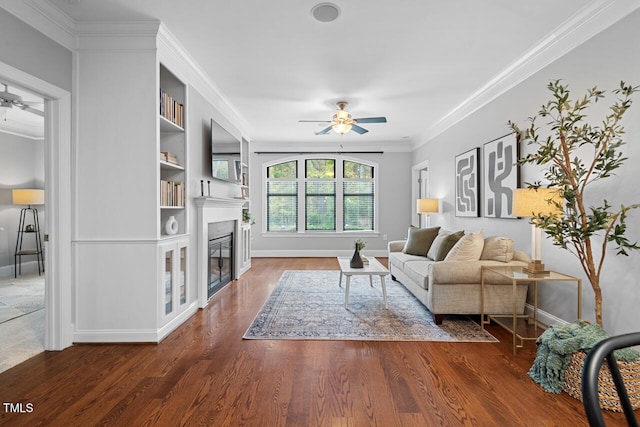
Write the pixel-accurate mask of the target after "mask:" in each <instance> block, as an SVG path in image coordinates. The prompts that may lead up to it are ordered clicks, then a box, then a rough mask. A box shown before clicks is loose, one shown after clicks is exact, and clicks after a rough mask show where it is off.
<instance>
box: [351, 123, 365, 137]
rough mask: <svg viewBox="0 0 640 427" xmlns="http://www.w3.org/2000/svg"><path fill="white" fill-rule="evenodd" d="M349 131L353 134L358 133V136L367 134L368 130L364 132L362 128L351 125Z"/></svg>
mask: <svg viewBox="0 0 640 427" xmlns="http://www.w3.org/2000/svg"><path fill="white" fill-rule="evenodd" d="M351 130H352V131H354V132H355V133H359V134H360V135H362V134H364V133H367V132H369V131H368V130H366V129H365V128H363V127H360V126H358V125H352V126H351Z"/></svg>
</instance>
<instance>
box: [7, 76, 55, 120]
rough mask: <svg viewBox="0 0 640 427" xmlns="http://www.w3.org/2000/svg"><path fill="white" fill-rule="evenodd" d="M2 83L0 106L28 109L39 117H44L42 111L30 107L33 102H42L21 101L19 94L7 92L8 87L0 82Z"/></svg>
mask: <svg viewBox="0 0 640 427" xmlns="http://www.w3.org/2000/svg"><path fill="white" fill-rule="evenodd" d="M2 85H3V86H4V92H0V107H4V108H13V107H18V108H19V109H21V110H23V111H28V112H30V113H33V114H37V115H38V116H40V117H44V111H40V110H38V109H35V108H33V107H31V105H33V104H42V102H29V101H23V100H22V97H21V96H20V95H16V94H15V93H11V92H9V88H8V87H7V85H6V84H4V83H2Z"/></svg>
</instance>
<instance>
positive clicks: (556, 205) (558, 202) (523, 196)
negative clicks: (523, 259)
mask: <svg viewBox="0 0 640 427" xmlns="http://www.w3.org/2000/svg"><path fill="white" fill-rule="evenodd" d="M562 200H563V197H562V193H561V192H560V190H559V189H557V188H516V189H515V191H514V194H513V214H514V215H515V216H518V217H524V218H532V217H536V216H538V215H544V216H560V215H562V208H561V207H560V206H562ZM541 253H542V229H540V228H539V227H536V225H535V224H531V258H532V259H533V261H532V262H530V263H529V265H528V266H527V267H525V269H524V271H525V272H527V273H532V274H549V270H546V269H545V268H544V264H543V263H542V260H541Z"/></svg>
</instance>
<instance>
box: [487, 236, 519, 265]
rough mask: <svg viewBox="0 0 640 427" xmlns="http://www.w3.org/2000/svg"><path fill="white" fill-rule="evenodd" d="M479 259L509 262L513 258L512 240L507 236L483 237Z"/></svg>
mask: <svg viewBox="0 0 640 427" xmlns="http://www.w3.org/2000/svg"><path fill="white" fill-rule="evenodd" d="M480 259H483V260H492V261H501V262H509V261H511V260H512V259H513V240H511V239H509V238H508V237H499V236H491V237H487V238H486V239H484V249H482V255H481V256H480Z"/></svg>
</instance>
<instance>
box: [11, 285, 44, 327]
mask: <svg viewBox="0 0 640 427" xmlns="http://www.w3.org/2000/svg"><path fill="white" fill-rule="evenodd" d="M43 308H44V280H42V279H41V278H35V279H34V278H24V279H23V278H20V277H19V278H17V279H10V280H3V281H2V283H0V323H4V322H8V321H9V320H13V319H16V318H18V317H21V316H24V315H27V314H30V313H33V312H35V311H38V310H42V309H43Z"/></svg>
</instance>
